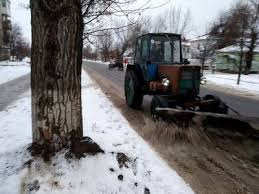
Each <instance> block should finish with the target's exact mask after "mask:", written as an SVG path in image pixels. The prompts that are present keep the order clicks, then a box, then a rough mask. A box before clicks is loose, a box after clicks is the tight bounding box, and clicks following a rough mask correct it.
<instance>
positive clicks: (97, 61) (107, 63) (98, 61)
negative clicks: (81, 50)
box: [83, 59, 114, 65]
mask: <svg viewBox="0 0 259 194" xmlns="http://www.w3.org/2000/svg"><path fill="white" fill-rule="evenodd" d="M83 61H85V62H87V61H88V62H93V63H103V64H105V65H109V64H110V63H111V62H114V61H110V62H109V61H108V62H103V61H101V60H96V61H95V60H90V59H83Z"/></svg>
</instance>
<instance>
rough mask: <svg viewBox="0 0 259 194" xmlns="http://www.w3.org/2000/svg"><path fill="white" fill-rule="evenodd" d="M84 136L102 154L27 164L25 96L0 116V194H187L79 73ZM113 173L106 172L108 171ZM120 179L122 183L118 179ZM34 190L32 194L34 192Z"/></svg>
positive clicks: (27, 110)
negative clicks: (123, 160) (125, 163)
mask: <svg viewBox="0 0 259 194" xmlns="http://www.w3.org/2000/svg"><path fill="white" fill-rule="evenodd" d="M82 78H83V80H82V92H83V93H82V95H83V96H82V99H83V118H84V120H83V122H84V135H86V136H90V137H91V138H92V139H93V140H94V141H96V142H97V143H98V144H99V145H100V146H101V147H102V148H103V149H104V150H105V154H99V155H97V156H88V157H86V158H83V159H81V160H79V161H76V160H71V161H70V162H69V161H67V160H65V159H64V154H65V153H63V152H61V153H59V154H57V155H56V156H55V157H54V158H53V160H52V161H51V162H49V163H44V162H43V161H41V160H40V159H35V160H34V161H33V162H32V164H31V165H30V166H31V167H30V168H28V165H24V163H25V162H26V161H28V160H30V159H31V156H30V155H29V154H28V152H27V151H26V147H27V146H28V144H29V143H30V142H31V111H30V92H27V93H25V94H24V95H23V96H21V98H20V99H19V100H18V101H17V102H15V103H14V104H13V105H11V106H9V107H8V108H7V109H6V111H2V112H0V118H1V121H0V129H1V131H2V133H1V134H0V144H1V146H0V193H1V194H12V193H62V194H63V193H89V194H90V193H93V194H99V193H140V194H143V193H144V190H145V189H146V191H147V190H149V191H150V193H151V194H158V193H159V194H162V193H170V194H171V193H172V194H177V193H182V194H188V193H193V191H192V190H191V188H190V187H189V186H188V185H187V184H186V183H185V182H184V181H183V180H182V178H180V177H179V176H178V175H177V173H176V172H175V171H174V170H172V169H170V168H169V166H168V165H167V164H166V163H165V162H164V161H163V160H161V159H160V157H159V156H158V155H157V154H156V153H155V152H154V151H153V150H152V149H151V148H150V147H149V146H148V145H147V143H145V141H144V140H143V139H142V138H141V137H140V136H139V135H138V134H137V133H136V132H135V131H134V130H133V129H132V128H131V127H130V126H129V123H128V122H127V121H126V120H125V118H124V117H123V116H122V115H121V114H120V112H119V111H118V110H117V109H116V108H115V107H114V106H113V105H112V103H111V102H110V101H109V100H108V98H107V97H106V96H105V95H104V94H103V93H102V92H101V90H100V89H99V88H97V87H96V86H95V85H94V84H93V82H92V81H91V80H90V78H89V77H88V75H87V74H86V73H84V72H83V76H82ZM118 152H123V153H125V154H126V155H127V156H128V157H129V158H131V162H130V163H129V168H125V167H123V168H119V166H118V163H117V160H116V154H113V153H118ZM111 168H112V169H114V172H111V171H110V169H111ZM119 175H123V181H120V180H118V176H119ZM36 191H37V192H36Z"/></svg>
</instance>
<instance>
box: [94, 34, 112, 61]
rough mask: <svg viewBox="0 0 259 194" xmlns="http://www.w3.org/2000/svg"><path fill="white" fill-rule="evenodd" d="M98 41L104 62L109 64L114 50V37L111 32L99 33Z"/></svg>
mask: <svg viewBox="0 0 259 194" xmlns="http://www.w3.org/2000/svg"><path fill="white" fill-rule="evenodd" d="M96 41H97V48H98V49H99V50H100V54H101V57H102V60H103V61H105V62H107V61H108V60H110V55H111V51H112V49H113V36H112V35H111V34H110V32H109V31H103V32H100V33H99V36H97V40H96Z"/></svg>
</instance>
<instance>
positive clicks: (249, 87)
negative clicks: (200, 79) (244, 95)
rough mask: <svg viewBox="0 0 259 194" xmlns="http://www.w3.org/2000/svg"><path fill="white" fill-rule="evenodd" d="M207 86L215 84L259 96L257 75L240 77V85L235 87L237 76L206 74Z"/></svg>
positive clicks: (258, 78) (258, 77) (258, 76)
mask: <svg viewBox="0 0 259 194" xmlns="http://www.w3.org/2000/svg"><path fill="white" fill-rule="evenodd" d="M205 77H206V78H207V80H208V84H210V83H212V84H216V85H219V86H222V87H226V88H229V89H234V90H238V91H243V92H249V93H253V94H259V74H251V75H241V81H240V85H237V77H238V75H237V74H227V73H218V72H217V73H215V74H210V73H206V74H205Z"/></svg>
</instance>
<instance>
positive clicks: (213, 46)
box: [194, 35, 218, 76]
mask: <svg viewBox="0 0 259 194" xmlns="http://www.w3.org/2000/svg"><path fill="white" fill-rule="evenodd" d="M217 48H218V46H217V42H216V40H215V39H214V38H213V37H212V36H210V35H207V36H206V38H205V39H204V41H203V42H202V44H201V45H200V49H199V50H198V51H197V53H195V54H194V55H195V58H197V59H199V61H200V64H201V75H202V76H203V72H204V66H205V63H206V62H207V61H208V60H211V63H213V60H214V58H213V57H214V54H215V51H216V50H217Z"/></svg>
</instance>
